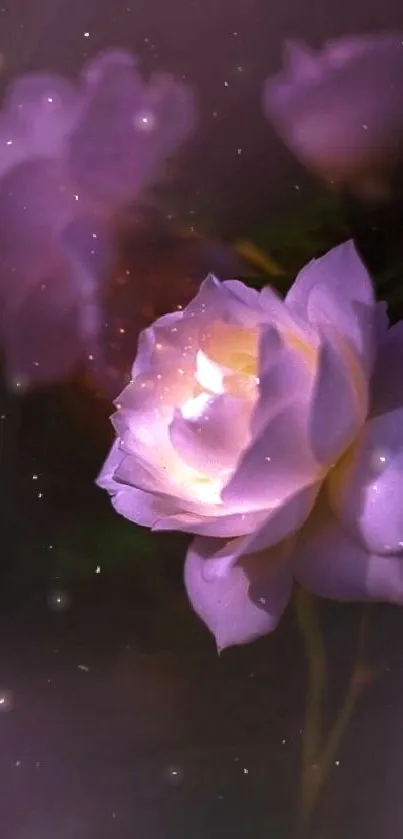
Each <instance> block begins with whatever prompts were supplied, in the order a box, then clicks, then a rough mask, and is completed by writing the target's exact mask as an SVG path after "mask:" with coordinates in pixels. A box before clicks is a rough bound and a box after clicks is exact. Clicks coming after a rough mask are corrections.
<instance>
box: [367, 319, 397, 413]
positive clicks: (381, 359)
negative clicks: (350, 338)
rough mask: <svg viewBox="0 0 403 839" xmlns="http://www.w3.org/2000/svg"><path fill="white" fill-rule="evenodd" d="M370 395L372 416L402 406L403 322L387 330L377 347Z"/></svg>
mask: <svg viewBox="0 0 403 839" xmlns="http://www.w3.org/2000/svg"><path fill="white" fill-rule="evenodd" d="M371 395H372V405H371V412H372V413H373V414H380V413H384V412H386V411H393V410H394V409H395V408H400V407H402V406H403V320H400V321H399V323H396V324H395V325H394V326H392V327H391V328H390V329H389V331H388V332H387V333H386V335H385V336H384V339H383V341H382V342H381V343H380V345H379V349H378V357H377V360H376V364H375V369H374V373H373V377H372V385H371Z"/></svg>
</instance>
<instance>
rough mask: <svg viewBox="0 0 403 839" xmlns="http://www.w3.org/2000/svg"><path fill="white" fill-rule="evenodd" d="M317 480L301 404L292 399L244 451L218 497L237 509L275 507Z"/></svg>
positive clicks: (317, 473) (315, 466)
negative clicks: (233, 472)
mask: <svg viewBox="0 0 403 839" xmlns="http://www.w3.org/2000/svg"><path fill="white" fill-rule="evenodd" d="M318 477H319V468H318V464H317V462H316V461H315V460H314V458H313V456H312V453H311V452H310V450H309V441H308V435H307V429H306V420H305V418H304V416H303V411H302V410H301V401H300V400H299V399H298V398H297V399H292V400H290V401H289V403H288V404H286V405H284V406H283V407H282V408H281V409H280V410H277V411H276V413H275V414H274V416H272V417H271V418H270V419H269V420H268V422H267V423H266V425H265V427H264V428H263V430H262V431H261V432H260V434H258V435H257V437H256V438H255V439H254V440H253V441H252V443H251V444H250V446H249V447H248V448H247V449H246V451H245V453H244V454H243V455H242V457H241V460H240V463H239V465H238V468H237V470H236V472H235V474H234V476H233V477H232V478H231V479H230V480H229V482H228V484H227V486H226V487H225V488H224V490H223V491H222V493H221V497H222V499H223V501H224V503H225V504H229V505H233V506H235V507H236V508H238V509H240V510H242V509H244V510H250V509H262V508H263V507H266V508H273V507H279V506H280V505H281V504H282V503H284V501H285V500H286V499H287V498H288V497H289V496H292V495H294V494H295V492H296V491H297V490H299V489H300V488H301V487H303V486H306V485H307V484H310V483H312V481H314V480H315V479H317V478H318Z"/></svg>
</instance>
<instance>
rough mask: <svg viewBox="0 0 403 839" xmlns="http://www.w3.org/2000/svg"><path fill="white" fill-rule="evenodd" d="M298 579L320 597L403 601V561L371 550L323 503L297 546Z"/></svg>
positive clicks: (296, 574) (303, 532) (296, 566)
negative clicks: (348, 531) (357, 539)
mask: <svg viewBox="0 0 403 839" xmlns="http://www.w3.org/2000/svg"><path fill="white" fill-rule="evenodd" d="M295 578H296V579H297V581H298V582H299V583H301V585H302V586H304V587H305V588H307V589H309V590H310V591H312V592H313V593H314V594H317V595H319V596H320V597H328V598H330V599H332V600H346V601H347V600H350V601H362V600H376V601H386V602H388V601H389V602H392V603H398V604H403V561H402V558H401V557H398V556H389V557H386V556H377V555H376V554H374V553H367V552H366V551H365V549H364V548H363V547H362V545H360V544H359V542H357V541H354V540H353V539H352V538H351V537H350V536H349V535H348V533H347V532H346V531H344V530H343V528H342V526H341V525H340V524H339V522H338V521H337V519H336V518H335V517H334V516H333V515H332V514H331V513H330V512H329V509H328V508H327V507H325V506H324V505H322V506H321V507H320V508H319V509H318V511H317V514H316V515H315V516H313V517H312V519H311V520H310V521H309V522H308V524H307V526H306V528H305V529H304V531H302V534H301V538H300V541H299V543H298V545H297V547H296V549H295Z"/></svg>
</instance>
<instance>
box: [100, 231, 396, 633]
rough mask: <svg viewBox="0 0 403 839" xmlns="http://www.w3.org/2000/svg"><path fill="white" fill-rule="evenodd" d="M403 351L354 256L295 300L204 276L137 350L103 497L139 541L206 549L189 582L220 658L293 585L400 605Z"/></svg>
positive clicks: (324, 269) (192, 562)
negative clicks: (143, 530)
mask: <svg viewBox="0 0 403 839" xmlns="http://www.w3.org/2000/svg"><path fill="white" fill-rule="evenodd" d="M402 351H403V329H402V327H401V324H398V325H397V326H396V327H392V328H391V329H390V330H388V321H387V316H386V313H385V307H384V306H383V305H382V304H376V302H375V300H374V294H373V288H372V284H371V280H370V278H369V276H368V274H367V271H366V269H365V268H364V266H363V264H362V262H361V261H360V259H359V257H358V255H357V253H356V250H355V248H354V245H353V244H352V243H351V242H348V243H346V244H343V245H341V246H339V247H337V248H334V249H333V250H332V251H330V252H329V253H328V254H327V255H326V256H324V257H323V258H322V259H318V260H313V261H312V262H310V263H309V264H308V265H307V266H306V267H305V268H304V269H303V270H302V271H301V272H300V274H299V275H298V277H297V279H296V280H295V282H294V285H293V286H292V288H291V289H290V291H289V293H288V294H287V296H286V298H285V300H284V301H283V300H281V299H279V298H278V296H277V295H276V294H275V292H274V291H273V290H272V289H270V288H265V289H263V290H262V291H261V292H260V293H258V292H257V291H254V290H252V289H250V288H247V287H246V286H244V285H243V284H242V283H240V282H236V281H227V282H223V283H220V282H219V281H218V280H217V279H215V278H214V277H213V276H209V277H208V278H207V280H205V282H204V283H203V285H202V287H201V289H200V291H199V293H198V294H197V296H196V297H195V299H194V300H193V302H191V303H190V304H189V305H188V306H187V307H186V308H185V309H184V310H183V311H177V312H175V313H173V314H170V315H166V316H165V317H162V318H160V319H159V320H157V321H156V322H155V323H154V325H153V326H152V327H150V328H149V329H147V330H145V331H144V332H143V333H142V334H141V337H140V342H139V348H138V355H137V358H136V360H135V363H134V366H133V371H132V381H131V384H130V385H129V386H128V387H127V388H126V389H125V390H124V391H123V393H122V395H121V396H120V398H119V399H118V402H117V408H118V410H117V413H116V414H115V415H114V417H113V424H114V427H115V430H116V432H117V437H116V440H115V443H114V445H113V448H112V450H111V453H110V454H109V457H108V458H107V461H106V463H105V465H104V467H103V469H102V471H101V474H100V476H99V478H98V484H99V486H101V487H103V488H105V489H106V490H107V491H108V492H109V493H110V495H111V496H112V503H113V505H114V507H115V509H116V510H117V511H118V512H119V513H121V514H122V515H124V516H126V517H127V518H129V519H131V520H132V521H134V522H136V523H137V524H141V525H144V526H147V527H151V528H153V529H154V530H184V531H188V532H190V533H194V534H197V536H196V538H195V539H194V541H193V543H192V544H191V546H190V549H189V552H188V556H187V559H186V566H185V581H186V586H187V590H188V593H189V596H190V599H191V602H192V604H193V607H194V608H195V610H196V612H197V613H198V614H199V615H200V616H201V617H202V619H203V620H204V621H205V622H206V623H207V625H208V626H209V628H210V629H211V631H212V632H213V633H214V635H215V637H216V641H217V645H218V647H219V648H220V649H222V648H224V647H227V646H229V645H231V644H237V643H243V642H246V641H248V640H251V639H252V638H255V637H257V636H259V635H262V634H264V633H265V632H268V631H270V630H271V629H273V628H274V627H275V626H276V624H277V622H278V620H279V618H280V616H281V614H282V612H283V610H284V608H285V605H286V603H287V600H288V598H289V595H290V592H291V588H292V582H293V579H294V577H296V578H297V579H298V580H300V581H301V583H303V584H304V585H307V586H308V587H309V588H311V589H312V590H313V591H318V592H319V593H322V594H324V595H327V596H334V597H337V598H341V599H366V598H374V599H387V600H394V601H396V602H400V600H402V601H403V565H401V559H400V554H402V553H403V512H402V510H403V506H402V502H401V497H400V494H399V492H400V489H399V488H400V487H401V483H399V481H403V407H402V406H403V400H402V406H401V405H400V402H399V394H400V391H401V383H400V357H399V353H401V352H402ZM400 470H402V471H400ZM400 475H402V478H400ZM307 520H308V521H307ZM401 568H402V576H401V571H400V569H401Z"/></svg>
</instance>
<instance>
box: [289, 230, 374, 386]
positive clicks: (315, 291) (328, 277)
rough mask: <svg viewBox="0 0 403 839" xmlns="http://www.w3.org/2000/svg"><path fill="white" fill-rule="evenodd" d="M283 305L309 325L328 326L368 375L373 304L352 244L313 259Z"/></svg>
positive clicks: (369, 283) (367, 275)
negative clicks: (303, 316) (344, 341)
mask: <svg viewBox="0 0 403 839" xmlns="http://www.w3.org/2000/svg"><path fill="white" fill-rule="evenodd" d="M286 304H287V305H288V306H289V307H290V308H291V309H292V310H295V311H296V312H297V313H299V314H300V315H303V314H305V315H306V316H307V318H308V320H309V322H310V323H311V324H312V325H315V326H322V327H323V328H326V326H327V325H328V324H331V325H332V327H333V328H334V329H337V330H338V332H339V334H340V335H342V336H343V337H344V338H346V339H347V340H348V341H349V343H350V345H351V347H352V348H353V349H354V350H355V352H356V353H357V355H358V357H359V358H360V360H361V363H362V365H363V369H364V370H365V371H366V372H367V373H368V372H370V370H371V368H372V364H373V355H374V340H375V334H374V333H375V301H374V292H373V287H372V283H371V279H370V277H369V274H368V272H367V270H366V268H365V266H364V264H363V262H362V261H361V259H360V257H359V255H358V253H357V251H356V248H355V245H354V243H353V242H352V241H349V242H345V243H344V244H343V245H339V246H338V247H336V248H333V249H332V250H331V251H329V253H327V254H326V255H325V256H323V257H322V258H321V259H314V260H312V262H310V263H309V264H308V265H306V266H305V268H303V269H302V271H300V273H299V274H298V276H297V278H296V280H295V282H294V284H293V286H292V287H291V289H290V291H289V292H288V294H287V296H286Z"/></svg>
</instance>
